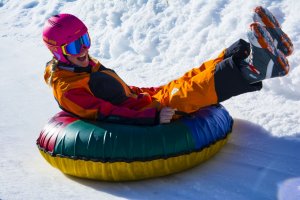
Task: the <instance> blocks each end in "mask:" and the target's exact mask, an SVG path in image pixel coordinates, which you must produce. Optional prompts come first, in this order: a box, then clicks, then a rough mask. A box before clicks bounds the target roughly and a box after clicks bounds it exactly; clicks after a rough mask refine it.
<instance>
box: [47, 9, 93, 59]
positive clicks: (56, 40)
mask: <svg viewBox="0 0 300 200" xmlns="http://www.w3.org/2000/svg"><path fill="white" fill-rule="evenodd" d="M87 31H88V29H87V27H86V26H85V25H84V23H83V22H82V21H81V20H80V19H78V18H77V17H75V16H74V15H71V14H58V15H54V16H52V17H50V18H49V19H48V20H47V22H46V23H45V25H44V29H43V40H44V42H45V44H46V46H47V47H48V49H49V50H50V51H51V52H52V53H53V55H54V57H55V58H56V59H57V60H59V61H61V62H64V63H69V61H68V60H67V59H66V57H65V56H64V54H63V52H62V49H61V48H60V46H62V45H64V44H68V43H70V42H72V41H74V40H76V39H78V38H79V37H81V36H82V35H84V34H85V33H86V32H87Z"/></svg>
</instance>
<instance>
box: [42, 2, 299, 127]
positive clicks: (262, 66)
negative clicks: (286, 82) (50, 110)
mask: <svg viewBox="0 0 300 200" xmlns="http://www.w3.org/2000/svg"><path fill="white" fill-rule="evenodd" d="M254 20H255V21H257V22H254V23H253V24H251V30H250V31H249V33H248V38H249V42H250V44H249V43H248V42H246V41H244V40H242V39H240V40H238V41H237V42H235V43H234V44H233V45H231V46H230V47H229V48H227V49H225V50H223V51H222V52H221V54H220V55H219V56H218V57H217V58H215V59H213V60H210V61H207V62H205V63H203V64H202V65H201V66H200V67H198V68H194V69H192V70H190V71H188V72H187V73H186V74H184V75H183V76H182V77H181V78H179V79H177V80H173V81H171V82H169V83H168V84H166V85H163V86H160V87H150V88H139V87H135V86H128V85H127V84H126V83H125V82H124V81H123V80H122V79H121V78H120V77H119V76H118V75H117V74H116V72H115V71H113V70H112V69H109V68H106V67H104V66H103V65H102V64H101V63H100V62H99V61H98V60H96V59H94V58H92V57H91V56H90V55H89V48H90V46H91V41H90V37H89V34H88V30H87V27H86V26H85V25H84V23H83V22H82V21H80V20H79V19H78V18H77V17H75V16H73V15H70V14H59V15H55V16H52V17H50V18H49V19H48V21H47V22H46V23H45V26H44V30H43V40H44V42H45V44H46V46H47V47H48V48H49V50H50V51H51V52H52V53H53V55H54V57H53V59H52V60H51V61H50V62H48V64H47V67H46V70H45V80H46V82H47V83H48V84H49V85H51V87H52V88H53V94H54V97H55V99H56V101H57V102H58V104H59V106H60V107H61V108H62V109H63V110H65V111H67V112H70V113H72V114H74V115H77V116H79V117H81V118H85V119H90V120H101V121H107V122H115V123H125V124H136V125H155V124H159V123H169V122H170V121H171V120H172V119H174V118H177V117H176V115H177V114H180V113H181V114H182V113H192V112H195V111H197V110H198V109H200V108H202V107H205V106H209V105H213V104H217V103H219V102H222V101H225V100H227V99H229V98H231V97H232V96H236V95H240V94H243V93H246V92H253V91H257V90H260V89H261V88H262V82H261V81H262V80H263V79H266V78H271V77H276V76H283V75H285V74H287V73H288V70H289V65H288V61H287V59H286V56H288V55H290V54H291V53H292V51H293V45H292V43H291V40H290V39H289V38H288V36H287V35H286V34H284V32H283V31H282V30H281V28H280V25H279V23H278V22H277V20H276V18H275V17H274V16H273V15H272V13H270V12H269V11H268V10H267V9H264V8H262V7H257V8H256V9H255V14H254Z"/></svg>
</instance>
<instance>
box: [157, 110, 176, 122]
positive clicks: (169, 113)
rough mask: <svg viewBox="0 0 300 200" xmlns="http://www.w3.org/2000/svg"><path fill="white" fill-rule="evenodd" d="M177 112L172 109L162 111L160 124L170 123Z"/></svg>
mask: <svg viewBox="0 0 300 200" xmlns="http://www.w3.org/2000/svg"><path fill="white" fill-rule="evenodd" d="M175 110H176V109H173V108H171V107H164V108H162V109H161V111H160V114H159V123H161V124H166V123H170V122H171V119H172V117H173V115H174V114H175Z"/></svg>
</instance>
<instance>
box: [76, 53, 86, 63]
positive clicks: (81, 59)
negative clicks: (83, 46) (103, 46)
mask: <svg viewBox="0 0 300 200" xmlns="http://www.w3.org/2000/svg"><path fill="white" fill-rule="evenodd" d="M86 59H87V54H84V55H82V56H79V57H77V60H79V61H81V62H83V61H85V60H86Z"/></svg>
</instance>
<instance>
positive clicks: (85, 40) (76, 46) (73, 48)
mask: <svg viewBox="0 0 300 200" xmlns="http://www.w3.org/2000/svg"><path fill="white" fill-rule="evenodd" d="M83 46H85V47H86V48H90V46H91V39H90V36H89V34H88V33H85V34H84V35H82V36H81V37H80V38H78V39H77V40H75V41H73V42H70V43H69V44H65V45H63V46H61V49H62V52H63V54H64V55H77V54H80V52H81V50H82V47H83Z"/></svg>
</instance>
